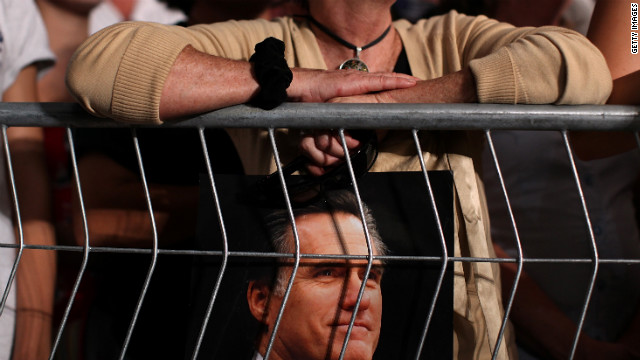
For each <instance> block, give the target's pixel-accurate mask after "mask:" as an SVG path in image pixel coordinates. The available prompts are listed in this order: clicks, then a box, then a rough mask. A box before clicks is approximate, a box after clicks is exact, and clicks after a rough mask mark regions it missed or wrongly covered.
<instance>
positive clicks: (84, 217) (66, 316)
mask: <svg viewBox="0 0 640 360" xmlns="http://www.w3.org/2000/svg"><path fill="white" fill-rule="evenodd" d="M67 139H68V140H69V151H70V155H71V166H72V168H73V178H74V181H75V183H76V191H77V192H78V201H79V202H80V213H81V214H82V230H83V231H84V248H83V254H82V264H81V265H80V271H79V272H78V276H77V278H76V281H75V283H74V285H73V290H72V291H71V295H70V297H69V302H68V303H67V307H66V308H65V311H64V315H63V316H62V321H61V322H60V328H59V329H58V334H57V335H56V339H55V341H54V343H53V347H52V348H51V355H50V356H49V360H53V358H54V356H55V353H56V350H57V349H58V345H59V344H60V339H61V338H62V333H63V332H64V328H65V326H66V324H67V320H68V319H69V313H70V312H71V307H72V306H73V302H74V301H75V298H76V295H77V293H78V288H79V287H80V282H81V281H82V278H83V276H84V272H85V270H86V268H87V263H88V262H89V251H90V247H89V227H88V225H87V213H86V211H85V207H84V200H83V197H82V187H81V186H80V173H79V172H78V159H77V157H76V151H75V145H74V141H73V133H72V131H71V129H70V128H67Z"/></svg>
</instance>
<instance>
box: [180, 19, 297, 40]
mask: <svg viewBox="0 0 640 360" xmlns="http://www.w3.org/2000/svg"><path fill="white" fill-rule="evenodd" d="M198 27H201V28H206V29H207V30H208V31H213V32H218V31H222V32H225V33H226V32H232V33H254V34H255V33H258V34H271V35H272V36H275V35H276V34H283V33H289V32H291V31H292V30H293V29H298V27H299V25H298V23H297V21H296V20H295V19H294V18H291V17H279V18H275V19H272V20H267V19H251V20H228V21H223V22H217V23H212V24H200V25H194V26H192V28H198ZM276 37H279V36H276Z"/></svg>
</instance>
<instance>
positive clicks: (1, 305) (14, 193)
mask: <svg viewBox="0 0 640 360" xmlns="http://www.w3.org/2000/svg"><path fill="white" fill-rule="evenodd" d="M2 141H3V143H4V156H5V159H6V161H7V172H8V173H9V174H8V175H9V184H10V185H11V196H12V198H13V208H14V210H15V212H16V213H15V216H16V222H17V224H18V242H19V245H20V246H19V247H18V253H17V254H16V259H15V261H14V262H13V267H12V268H11V274H10V275H9V280H7V288H6V289H4V294H2V301H1V302H0V316H2V313H3V312H4V307H5V305H6V303H7V299H8V298H9V292H10V290H11V285H12V284H13V281H14V280H15V278H16V273H17V272H18V265H19V264H20V259H22V252H23V251H24V232H23V231H22V217H21V216H20V204H19V203H18V192H17V190H16V179H15V177H14V175H13V165H12V163H11V150H10V149H9V139H8V138H7V125H2Z"/></svg>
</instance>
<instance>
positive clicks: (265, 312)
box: [247, 191, 387, 360]
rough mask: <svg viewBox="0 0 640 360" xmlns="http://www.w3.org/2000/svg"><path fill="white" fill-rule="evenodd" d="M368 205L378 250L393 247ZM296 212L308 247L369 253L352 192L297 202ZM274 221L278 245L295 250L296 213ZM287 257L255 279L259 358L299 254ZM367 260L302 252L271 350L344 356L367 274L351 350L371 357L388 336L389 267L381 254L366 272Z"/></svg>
mask: <svg viewBox="0 0 640 360" xmlns="http://www.w3.org/2000/svg"><path fill="white" fill-rule="evenodd" d="M363 206H364V214H365V220H366V221H365V222H366V225H367V229H368V232H369V234H370V238H371V243H372V246H373V249H372V250H373V254H374V255H385V254H386V252H387V250H386V246H385V245H384V243H383V242H382V239H381V238H380V235H379V233H378V231H377V229H376V225H375V222H374V219H373V216H372V215H371V211H370V210H369V209H368V208H367V207H366V205H363ZM294 217H295V221H296V226H297V231H298V235H299V241H300V253H301V254H314V255H367V254H368V247H367V241H366V238H365V234H364V230H363V225H362V222H361V220H360V212H359V208H358V203H357V200H356V198H355V196H354V195H353V194H352V193H351V192H349V191H336V192H330V193H327V194H326V196H324V197H323V198H322V200H321V201H318V202H316V203H314V204H312V205H309V206H305V207H302V208H296V209H294ZM266 223H267V224H266V225H267V228H268V231H269V234H270V241H271V246H272V247H273V250H274V251H275V252H277V253H292V252H293V251H294V249H295V239H294V235H293V232H292V227H291V224H290V222H289V216H288V214H287V213H286V212H285V211H278V212H275V213H272V214H270V215H269V216H268V217H267V221H266ZM280 264H281V266H279V268H278V270H277V272H276V274H275V279H273V277H274V276H266V277H263V278H259V279H254V280H251V281H249V283H248V288H247V301H248V304H249V310H250V312H251V314H252V315H253V317H254V318H255V319H256V320H258V321H259V322H260V323H261V325H262V329H263V330H262V331H261V332H260V334H259V336H258V339H257V341H256V356H255V358H256V359H262V357H263V356H264V355H265V352H266V350H267V346H268V343H269V339H270V337H271V334H272V332H273V329H274V324H275V321H276V318H277V315H278V311H279V308H280V306H281V304H282V301H283V296H284V294H285V291H286V286H287V282H288V279H289V278H290V276H291V274H292V269H293V266H292V264H293V260H292V259H286V260H283V261H281V263H280ZM366 265H367V260H366V259H363V258H358V259H352V258H338V259H336V258H330V259H329V258H318V257H315V258H314V257H303V258H301V260H300V266H299V268H298V271H297V274H296V276H295V280H294V282H293V285H292V288H291V292H290V294H289V298H288V301H287V303H286V308H285V310H284V313H283V316H282V319H281V322H280V324H279V328H278V330H277V333H276V336H275V339H274V342H273V346H272V349H271V352H270V358H271V359H296V360H298V359H338V358H339V356H340V352H341V349H342V345H343V342H344V339H345V335H346V334H347V329H348V327H349V322H350V320H351V317H352V314H353V312H354V311H355V306H356V302H357V298H358V293H359V291H360V288H361V284H362V282H363V281H366V287H365V290H364V294H363V296H362V299H361V302H360V306H359V308H358V310H357V316H356V319H355V322H354V326H353V329H352V332H351V335H350V337H349V342H348V347H347V350H346V353H345V357H344V358H345V359H371V358H372V357H373V354H374V352H375V350H376V347H377V344H378V339H379V336H380V327H381V318H382V292H381V288H380V282H381V280H382V272H383V269H382V263H381V262H380V261H379V260H375V261H374V262H373V266H372V268H371V271H370V274H369V276H368V278H367V279H364V277H365V274H366V269H367V266H366Z"/></svg>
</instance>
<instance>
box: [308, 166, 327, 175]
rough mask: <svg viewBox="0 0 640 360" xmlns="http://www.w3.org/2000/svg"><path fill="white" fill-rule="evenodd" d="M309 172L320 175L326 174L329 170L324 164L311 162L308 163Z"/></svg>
mask: <svg viewBox="0 0 640 360" xmlns="http://www.w3.org/2000/svg"><path fill="white" fill-rule="evenodd" d="M307 172H308V173H309V174H311V175H313V176H320V175H324V174H325V173H326V172H327V170H326V169H325V168H324V167H322V166H318V165H312V164H309V165H307Z"/></svg>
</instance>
